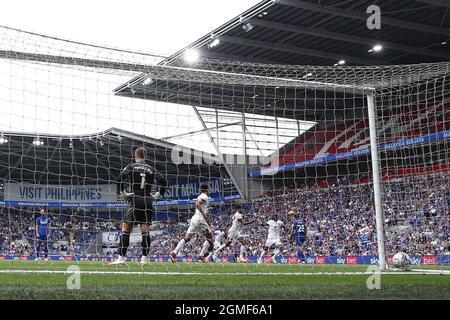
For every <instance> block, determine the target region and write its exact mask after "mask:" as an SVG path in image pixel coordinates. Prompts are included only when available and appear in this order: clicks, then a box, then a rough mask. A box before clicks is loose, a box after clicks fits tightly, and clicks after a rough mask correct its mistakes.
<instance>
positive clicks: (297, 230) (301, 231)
mask: <svg viewBox="0 0 450 320" xmlns="http://www.w3.org/2000/svg"><path fill="white" fill-rule="evenodd" d="M292 227H293V229H294V236H295V242H296V243H297V245H299V246H301V245H302V244H303V242H305V240H306V227H305V223H304V222H303V221H302V220H295V221H294V222H292Z"/></svg>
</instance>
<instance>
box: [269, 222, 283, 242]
mask: <svg viewBox="0 0 450 320" xmlns="http://www.w3.org/2000/svg"><path fill="white" fill-rule="evenodd" d="M267 224H268V225H269V234H268V235H267V239H279V238H280V233H281V227H282V226H283V225H284V223H283V222H281V221H280V220H278V221H274V220H272V219H270V220H269V221H268V222H267Z"/></svg>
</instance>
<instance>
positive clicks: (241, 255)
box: [239, 244, 246, 260]
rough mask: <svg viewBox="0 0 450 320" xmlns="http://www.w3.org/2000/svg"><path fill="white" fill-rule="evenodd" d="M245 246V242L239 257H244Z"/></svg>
mask: <svg viewBox="0 0 450 320" xmlns="http://www.w3.org/2000/svg"><path fill="white" fill-rule="evenodd" d="M245 251H246V250H245V246H244V245H243V244H241V250H240V252H239V259H240V260H242V258H244V253H245Z"/></svg>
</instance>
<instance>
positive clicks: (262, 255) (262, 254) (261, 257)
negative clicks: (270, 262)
mask: <svg viewBox="0 0 450 320" xmlns="http://www.w3.org/2000/svg"><path fill="white" fill-rule="evenodd" d="M265 254H266V251H265V250H264V249H263V250H262V251H261V255H260V256H259V259H258V260H262V259H263V257H264V255H265Z"/></svg>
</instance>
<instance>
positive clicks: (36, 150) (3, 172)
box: [0, 128, 221, 185]
mask: <svg viewBox="0 0 450 320" xmlns="http://www.w3.org/2000/svg"><path fill="white" fill-rule="evenodd" d="M4 136H5V137H6V138H7V139H8V143H2V144H0V176H1V177H3V178H4V179H5V181H16V182H28V183H36V184H58V185H59V184H73V185H77V184H81V185H83V184H108V183H114V182H115V181H116V180H117V178H118V176H119V173H120V171H121V170H122V169H123V168H124V167H125V166H126V165H127V164H128V163H130V161H131V159H132V158H133V152H134V149H135V148H136V147H138V146H144V147H146V148H147V150H148V151H149V158H150V159H151V160H150V164H152V165H153V166H154V167H155V168H156V169H157V170H159V171H160V172H164V173H165V174H166V175H167V179H169V180H170V179H175V178H180V179H183V178H186V177H187V176H189V175H192V176H196V177H211V176H220V170H221V165H220V164H217V165H214V166H210V165H204V164H201V165H200V164H179V165H176V164H174V162H173V161H168V160H167V159H170V158H171V153H172V150H174V148H175V147H179V146H177V145H175V144H172V143H169V142H166V141H162V140H158V139H153V138H149V137H146V136H142V135H138V134H135V133H131V132H128V131H124V130H120V129H116V128H111V129H109V130H106V131H104V132H100V133H96V134H92V135H80V136H59V135H46V134H43V135H36V134H24V133H11V132H5V133H4ZM37 137H39V138H38V139H40V140H41V141H42V142H43V145H40V146H39V145H36V144H34V143H33V141H36V139H37ZM180 148H181V147H180ZM217 163H218V162H217Z"/></svg>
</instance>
